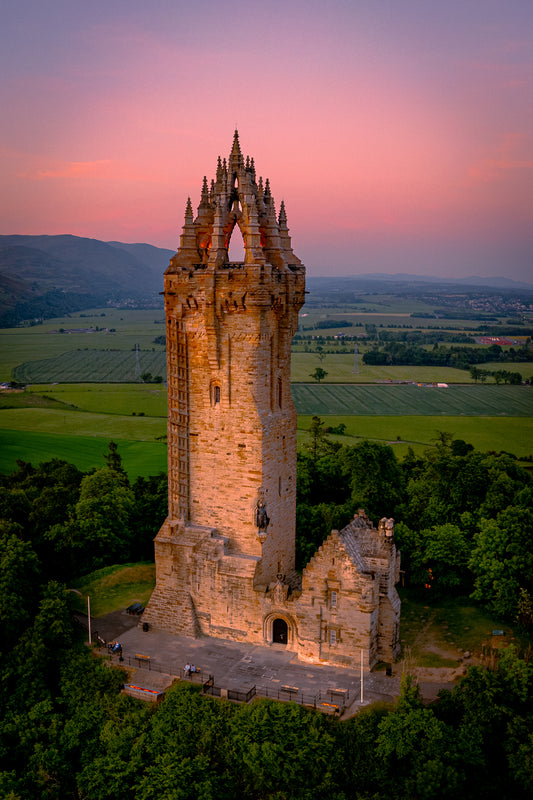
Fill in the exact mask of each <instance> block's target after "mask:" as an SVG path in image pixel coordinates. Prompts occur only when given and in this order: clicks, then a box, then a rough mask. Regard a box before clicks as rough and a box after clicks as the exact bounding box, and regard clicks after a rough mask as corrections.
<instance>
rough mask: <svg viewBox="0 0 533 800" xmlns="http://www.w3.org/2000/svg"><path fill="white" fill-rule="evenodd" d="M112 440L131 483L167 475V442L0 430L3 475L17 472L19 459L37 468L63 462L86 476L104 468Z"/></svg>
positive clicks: (0, 462) (0, 457)
mask: <svg viewBox="0 0 533 800" xmlns="http://www.w3.org/2000/svg"><path fill="white" fill-rule="evenodd" d="M111 439H113V440H114V441H115V442H117V444H118V449H119V453H120V455H121V457H122V462H123V465H124V469H125V470H126V472H127V473H128V475H129V477H130V479H132V480H135V478H137V477H138V476H139V475H142V476H144V477H146V476H148V475H157V474H158V473H159V472H166V471H167V446H166V443H164V442H144V441H128V440H125V439H121V438H120V437H118V436H115V435H111V436H104V437H101V436H95V435H91V436H78V435H76V434H72V433H65V434H61V433H41V432H39V431H23V430H5V429H2V428H0V472H1V473H4V474H9V473H11V472H13V471H14V470H15V469H16V468H17V459H22V461H29V462H31V463H32V464H35V465H37V464H40V463H41V462H42V461H51V460H52V459H53V458H60V459H62V460H64V461H68V463H69V464H75V465H76V466H77V467H78V469H81V470H82V471H83V472H87V471H88V470H90V469H93V468H97V469H98V468H100V467H103V466H105V460H104V453H106V452H107V444H108V442H109V441H110V440H111Z"/></svg>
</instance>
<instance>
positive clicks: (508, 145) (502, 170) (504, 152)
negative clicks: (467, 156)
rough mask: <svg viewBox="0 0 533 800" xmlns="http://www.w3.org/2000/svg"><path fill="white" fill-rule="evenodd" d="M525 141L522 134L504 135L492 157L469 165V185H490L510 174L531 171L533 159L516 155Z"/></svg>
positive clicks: (486, 157)
mask: <svg viewBox="0 0 533 800" xmlns="http://www.w3.org/2000/svg"><path fill="white" fill-rule="evenodd" d="M525 139H526V137H525V135H524V134H522V133H507V134H505V136H504V137H503V140H502V141H501V143H500V145H499V146H498V147H497V148H496V151H495V152H494V153H493V155H487V156H485V157H483V158H480V159H479V160H478V161H476V162H474V163H473V164H471V166H470V167H469V169H468V179H469V183H471V184H479V183H491V182H493V181H496V180H499V179H500V178H501V177H503V176H504V175H506V174H509V173H511V172H523V171H524V170H530V169H533V159H531V158H525V157H520V156H518V155H517V153H516V151H517V150H518V149H519V148H520V146H521V145H522V143H524V142H525Z"/></svg>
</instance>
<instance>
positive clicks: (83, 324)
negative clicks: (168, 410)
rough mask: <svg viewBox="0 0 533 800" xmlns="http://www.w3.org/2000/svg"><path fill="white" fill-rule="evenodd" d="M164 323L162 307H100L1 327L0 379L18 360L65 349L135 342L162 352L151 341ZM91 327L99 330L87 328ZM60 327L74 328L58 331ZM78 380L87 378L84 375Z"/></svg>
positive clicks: (10, 373) (127, 348)
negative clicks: (28, 324) (30, 323)
mask: <svg viewBox="0 0 533 800" xmlns="http://www.w3.org/2000/svg"><path fill="white" fill-rule="evenodd" d="M102 315H104V316H102ZM164 323H165V315H164V312H163V309H160V310H159V309H149V310H131V309H122V308H103V309H96V310H93V311H84V312H77V313H75V314H72V315H70V316H69V317H59V318H57V319H52V320H46V321H45V322H44V323H43V324H40V325H35V326H34V327H29V328H1V329H0V381H9V380H11V378H12V377H14V376H13V369H14V368H15V367H17V366H18V365H20V364H23V363H25V362H29V361H35V360H40V359H48V358H55V357H57V356H61V355H62V354H64V353H69V352H75V353H77V352H78V351H83V350H86V349H90V350H104V351H105V350H111V349H114V350H123V351H134V350H135V346H136V345H137V344H138V345H139V347H140V349H141V350H145V351H147V350H151V349H152V348H153V349H154V350H155V351H156V352H159V353H161V352H164V347H163V346H162V345H157V344H155V343H154V339H155V338H156V337H157V336H161V335H162V334H164V333H165V324H164ZM91 327H92V328H96V327H99V328H102V329H103V330H100V331H94V332H90V331H89V330H88V329H89V328H91ZM61 328H63V330H64V331H67V330H73V331H77V332H73V333H66V332H65V333H60V332H59V331H60V329H61ZM112 329H113V332H112ZM149 371H150V372H152V370H149ZM154 374H161V373H154ZM46 380H48V378H47V379H46ZM51 380H53V379H51ZM81 380H87V376H85V378H83V377H82V378H81Z"/></svg>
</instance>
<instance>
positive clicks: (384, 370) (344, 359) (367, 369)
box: [291, 353, 473, 383]
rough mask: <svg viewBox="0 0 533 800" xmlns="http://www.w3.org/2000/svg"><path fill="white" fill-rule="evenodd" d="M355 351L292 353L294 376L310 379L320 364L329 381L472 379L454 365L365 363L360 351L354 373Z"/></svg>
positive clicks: (301, 380)
mask: <svg viewBox="0 0 533 800" xmlns="http://www.w3.org/2000/svg"><path fill="white" fill-rule="evenodd" d="M354 365H355V359H354V355H353V353H351V354H345V353H328V354H327V355H326V356H325V357H324V358H323V359H322V361H320V360H319V358H318V355H317V354H316V353H293V354H292V359H291V380H292V381H293V383H309V381H310V379H311V375H312V374H313V373H314V371H315V369H316V368H317V367H322V369H324V370H326V372H327V373H328V374H327V378H326V381H327V383H375V382H376V381H415V382H420V383H473V381H472V378H471V376H470V372H469V371H468V370H465V369H453V368H452V367H414V366H413V367H409V366H400V367H388V366H379V367H376V366H370V365H367V364H363V358H362V355H361V353H359V354H358V357H357V370H358V371H357V372H356V373H354V371H353V369H354Z"/></svg>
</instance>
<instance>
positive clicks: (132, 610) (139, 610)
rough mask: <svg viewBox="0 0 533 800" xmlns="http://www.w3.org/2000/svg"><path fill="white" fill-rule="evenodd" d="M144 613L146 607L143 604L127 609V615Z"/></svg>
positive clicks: (133, 604) (132, 605) (136, 604)
mask: <svg viewBox="0 0 533 800" xmlns="http://www.w3.org/2000/svg"><path fill="white" fill-rule="evenodd" d="M143 611H144V606H143V605H142V603H132V604H131V606H128V607H127V609H126V613H127V614H142V613H143Z"/></svg>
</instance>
